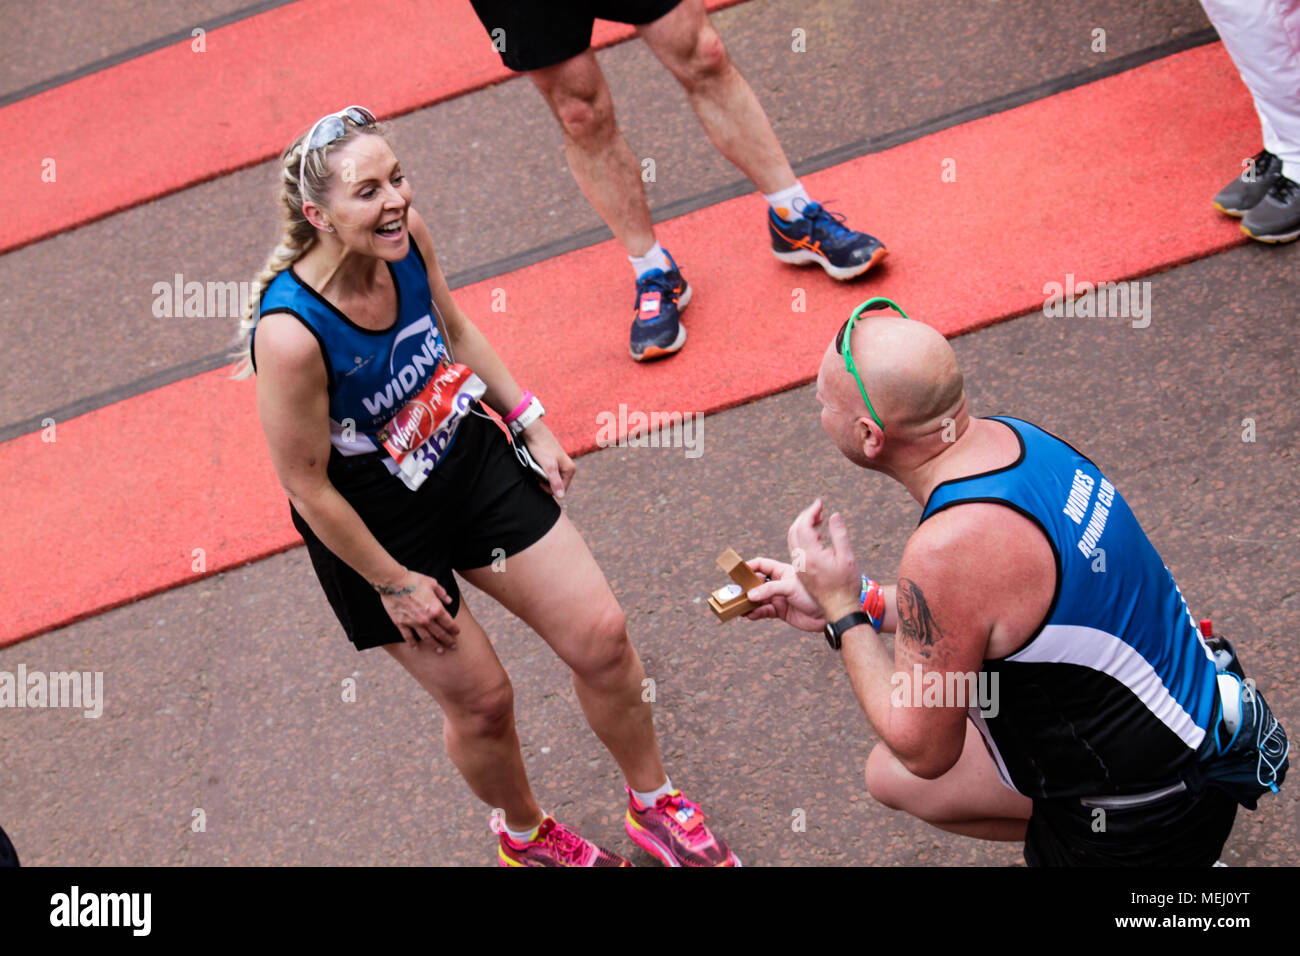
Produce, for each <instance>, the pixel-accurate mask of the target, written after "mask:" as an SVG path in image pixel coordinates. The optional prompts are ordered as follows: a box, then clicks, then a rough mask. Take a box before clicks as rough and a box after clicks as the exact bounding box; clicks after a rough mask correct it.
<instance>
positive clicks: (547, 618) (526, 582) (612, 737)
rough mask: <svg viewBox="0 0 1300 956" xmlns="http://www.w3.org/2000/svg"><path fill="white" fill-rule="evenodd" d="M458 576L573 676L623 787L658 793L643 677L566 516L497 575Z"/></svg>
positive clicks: (659, 771)
mask: <svg viewBox="0 0 1300 956" xmlns="http://www.w3.org/2000/svg"><path fill="white" fill-rule="evenodd" d="M462 573H463V575H464V577H465V578H466V580H468V581H469V582H470V583H471V584H473V585H474V586H475V587H478V588H480V589H481V590H483V591H485V592H487V593H488V594H489V595H491V596H492V597H493V598H495V599H496V600H497V601H499V602H500V603H501V604H502V605H503V606H504V607H505V608H506V609H507V610H509V611H510V612H511V613H513V614H515V615H517V616H518V617H519V618H521V619H522V620H523V621H524V622H525V623H526V624H527V625H528V626H529V627H531V628H532V629H533V630H535V631H536V632H537V633H538V634H540V635H541V636H542V639H543V640H545V641H546V643H548V644H549V645H550V646H551V648H552V649H553V650H554V651H555V652H556V654H558V655H559V656H560V659H561V660H563V661H564V663H565V664H567V665H568V666H569V668H570V669H571V670H572V671H573V686H574V689H575V690H576V691H577V694H578V700H579V702H580V703H581V705H582V711H583V713H584V714H585V715H586V717H587V723H588V724H590V725H591V729H592V730H594V731H595V732H596V736H597V737H599V738H600V740H601V742H602V743H604V745H605V746H606V747H607V748H608V749H609V752H610V753H611V754H612V755H613V756H614V759H615V760H616V761H617V762H618V765H619V767H620V768H621V769H622V771H623V775H624V777H625V778H626V779H627V782H628V784H629V785H630V786H631V787H632V788H633V789H635V790H640V791H643V792H644V791H650V790H654V789H655V788H656V787H659V786H660V785H662V784H663V782H664V779H665V778H666V776H667V774H666V773H665V772H664V767H663V762H662V761H661V759H660V756H659V744H658V742H657V741H656V739H655V730H654V719H653V716H652V712H651V706H650V703H649V702H648V701H645V700H643V699H642V692H643V686H642V681H643V680H644V679H645V669H644V668H643V667H642V666H641V660H640V658H638V657H637V654H636V650H635V649H634V648H633V647H632V642H631V641H630V640H629V639H628V635H627V627H626V624H625V621H624V617H623V611H622V609H621V608H620V607H619V605H618V601H617V600H616V599H615V597H614V594H613V592H612V591H610V589H609V584H608V583H607V582H606V580H605V575H604V574H603V573H602V572H601V570H600V567H599V566H598V565H597V564H596V560H595V558H593V557H592V556H591V552H590V551H589V550H588V549H587V544H586V542H585V541H583V540H582V536H581V535H580V534H579V533H578V530H577V528H575V527H574V526H573V523H572V522H571V521H570V520H569V518H568V516H567V515H562V516H561V517H560V520H559V521H558V522H556V524H555V527H553V528H552V529H551V530H550V531H548V532H547V533H546V535H545V537H543V538H542V539H541V540H540V541H538V542H537V543H536V544H533V545H532V546H531V547H529V548H526V549H524V550H523V551H521V552H519V553H518V554H515V555H511V556H510V557H508V558H506V559H505V571H504V572H494V571H493V570H492V569H491V568H490V567H483V568H475V569H472V570H468V571H464V572H462Z"/></svg>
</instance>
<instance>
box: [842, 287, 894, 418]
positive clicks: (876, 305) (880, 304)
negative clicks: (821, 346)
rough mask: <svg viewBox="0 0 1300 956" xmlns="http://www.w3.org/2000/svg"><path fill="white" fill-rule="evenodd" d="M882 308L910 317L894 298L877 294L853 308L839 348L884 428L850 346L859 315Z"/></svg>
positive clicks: (868, 406)
mask: <svg viewBox="0 0 1300 956" xmlns="http://www.w3.org/2000/svg"><path fill="white" fill-rule="evenodd" d="M882 308H890V309H893V310H894V311H895V312H897V313H898V314H899V315H901V316H902V317H903V318H905V319H906V318H908V315H907V313H906V312H904V311H903V310H902V309H900V308H899V307H898V304H897V303H896V302H894V301H893V300H892V299H886V298H884V297H883V296H877V297H876V298H874V299H868V300H867V301H866V302H863V303H862V304H861V305H860V306H858V307H857V308H856V309H854V310H853V314H852V315H850V316H849V321H848V322H847V323H845V325H844V328H843V329H841V330H840V340H839V342H838V348H839V350H840V355H841V356H843V358H844V367H845V369H847V370H848V372H849V374H850V375H852V376H853V378H854V379H855V380H856V381H857V383H858V389H859V391H861V392H862V400H863V401H864V402H866V403H867V411H869V412H870V413H871V417H872V418H874V419H875V420H876V424H877V425H879V426H880V427H881V428H882V429H883V428H884V427H885V423H884V422H882V421H881V420H880V416H879V415H877V414H876V410H875V409H874V408H872V407H871V399H869V398H867V387H866V386H865V385H863V384H862V376H861V375H859V374H858V369H857V366H855V365H854V364H853V349H852V348H851V347H850V342H851V341H852V339H853V323H854V322H856V321H857V319H858V316H860V315H861V314H862V313H863V312H868V311H870V310H872V309H882Z"/></svg>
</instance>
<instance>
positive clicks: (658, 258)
mask: <svg viewBox="0 0 1300 956" xmlns="http://www.w3.org/2000/svg"><path fill="white" fill-rule="evenodd" d="M627 259H628V261H629V262H630V263H632V268H633V269H634V270H636V277H637V278H638V279H639V278H641V277H642V276H643V275H645V274H646V273H647V272H649V271H650V270H651V269H663V270H664V272H667V271H668V270H669V269H671V268H672V263H670V262H669V261H668V256H667V255H665V254H664V247H663V246H661V245H659V240H658V239H656V240H655V244H654V245H653V246H651V247H650V251H649V252H647V253H646V254H645V255H643V256H628V257H627Z"/></svg>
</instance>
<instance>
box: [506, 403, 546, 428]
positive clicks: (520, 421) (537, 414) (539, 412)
mask: <svg viewBox="0 0 1300 956" xmlns="http://www.w3.org/2000/svg"><path fill="white" fill-rule="evenodd" d="M545 414H546V409H545V408H544V407H542V401H541V399H539V398H538V397H537V396H536V395H534V396H533V400H532V401H531V402H529V403H528V406H527V407H526V408H525V409H524V410H523V411H522V412H520V413H519V414H518V415H517V416H515V419H514V420H513V421H512V422H510V424H509V425H508V426H507V427H508V428H509V429H510V434H511V435H513V436H514V437H516V438H518V437H519V435H520V433H521V432H522V431H523V430H524V429H525V428H527V427H528V426H529V425H531V424H532V423H533V422H535V421H537V419H539V418H541V417H542V416H543V415H545Z"/></svg>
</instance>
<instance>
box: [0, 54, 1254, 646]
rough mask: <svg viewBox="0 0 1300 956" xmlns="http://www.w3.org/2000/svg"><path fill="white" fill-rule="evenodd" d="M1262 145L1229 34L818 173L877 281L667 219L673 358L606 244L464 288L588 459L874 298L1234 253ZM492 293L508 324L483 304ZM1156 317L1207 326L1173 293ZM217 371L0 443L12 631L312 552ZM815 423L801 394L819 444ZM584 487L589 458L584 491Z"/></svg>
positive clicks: (9, 638) (951, 311) (728, 391)
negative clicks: (502, 303)
mask: <svg viewBox="0 0 1300 956" xmlns="http://www.w3.org/2000/svg"><path fill="white" fill-rule="evenodd" d="M1258 148H1259V130H1258V125H1257V120H1256V118H1255V113H1254V111H1253V109H1252V107H1251V103H1250V100H1249V97H1248V95H1247V94H1246V92H1245V90H1244V88H1243V87H1242V85H1241V83H1240V81H1239V80H1238V78H1237V74H1236V70H1235V69H1234V68H1233V66H1232V64H1231V62H1230V61H1229V59H1228V57H1227V55H1226V54H1225V53H1224V52H1223V49H1222V47H1221V46H1220V45H1218V44H1214V45H1212V46H1207V47H1200V48H1197V49H1193V50H1189V51H1187V52H1185V53H1181V54H1178V55H1176V56H1172V57H1169V58H1167V59H1163V60H1159V61H1156V62H1154V63H1151V64H1149V65H1147V66H1144V67H1141V68H1139V69H1136V70H1132V71H1130V72H1128V73H1123V74H1120V75H1118V76H1114V77H1111V78H1108V79H1105V80H1101V81H1099V82H1097V83H1093V84H1090V85H1087V86H1083V87H1080V88H1077V89H1074V90H1070V91H1068V92H1065V93H1062V94H1059V95H1057V96H1054V97H1051V98H1050V99H1046V100H1040V101H1037V102H1034V103H1031V104H1028V105H1026V106H1023V107H1019V108H1017V109H1015V110H1011V111H1008V112H1005V113H1000V114H997V115H994V116H990V117H987V118H985V119H981V120H978V121H976V122H972V123H968V124H966V125H963V126H959V127H955V128H952V129H948V130H945V131H943V132H941V133H937V134H935V135H933V136H928V137H926V138H924V139H920V140H917V141H915V142H912V143H908V144H905V145H902V146H899V147H897V148H895V149H891V150H888V151H887V152H883V153H878V154H875V155H870V156H865V157H862V158H860V159H857V160H854V161H852V162H848V163H844V164H843V165H840V166H837V167H833V168H831V169H827V170H824V171H822V172H820V173H816V174H814V175H812V176H809V177H807V178H806V180H805V182H806V183H807V184H808V186H809V188H810V190H811V191H812V192H813V193H814V195H817V196H823V197H832V196H834V197H839V200H840V202H839V203H838V206H839V208H841V209H843V210H844V211H845V212H847V213H848V214H849V221H850V222H851V223H853V224H858V225H859V226H860V227H863V228H869V229H871V230H872V231H873V232H877V233H878V234H879V235H881V236H882V238H884V239H885V240H886V241H887V242H888V244H889V246H890V247H891V249H892V252H893V255H892V256H891V258H890V259H889V260H888V263H887V265H886V266H885V267H884V268H883V269H882V270H881V271H880V272H879V273H878V274H874V275H873V276H872V277H871V278H869V279H868V280H867V281H863V282H858V283H855V284H851V285H840V284H834V283H832V282H831V280H829V279H827V278H826V277H825V276H824V275H823V274H822V273H821V271H820V270H811V269H807V270H794V269H791V268H789V267H786V266H782V265H780V264H779V263H777V262H775V261H774V260H772V259H771V258H770V254H769V252H768V251H767V248H766V233H765V229H764V226H763V218H764V210H763V205H762V202H761V201H760V200H759V199H757V198H756V197H753V196H748V197H743V198H741V199H736V200H733V201H730V202H726V203H722V204H720V205H717V206H713V207H709V208H707V209H702V210H699V211H697V212H694V213H691V214H689V215H686V216H682V217H680V218H678V219H675V220H672V221H670V222H666V223H664V224H662V226H661V227H660V235H661V237H662V239H663V240H664V243H665V244H666V245H667V246H668V247H669V248H670V249H671V250H672V251H673V253H674V255H675V257H676V258H677V260H678V261H679V262H680V263H681V264H682V267H683V269H684V270H685V271H686V274H687V276H688V277H689V278H690V280H691V282H692V284H693V285H694V286H695V289H696V291H695V296H696V297H695V299H694V301H693V302H692V303H691V306H690V309H689V310H688V311H687V313H686V317H687V320H688V321H687V326H688V328H689V330H690V339H689V340H688V342H687V346H686V349H685V351H683V352H682V353H681V354H680V355H678V356H676V357H674V358H672V359H669V360H667V361H665V362H662V363H659V364H654V365H650V366H634V365H633V364H632V363H631V361H630V360H629V359H628V357H627V354H626V336H627V326H628V323H629V321H630V315H629V309H628V308H627V305H628V299H629V291H630V279H629V274H628V270H627V267H626V265H624V261H623V257H622V255H621V253H620V252H619V250H618V249H617V248H615V247H614V245H613V243H612V242H607V243H603V244H601V245H599V246H595V247H592V248H588V249H583V250H579V251H577V252H573V253H569V254H567V255H564V256H561V257H558V258H556V259H553V260H549V261H547V262H543V263H539V264H538V265H535V266H531V267H528V268H526V269H522V270H519V271H517V272H514V273H511V274H509V275H505V276H500V277H497V278H495V279H491V280H488V281H486V282H482V283H479V284H477V285H474V286H469V287H466V288H464V289H461V290H458V292H457V293H456V296H457V299H458V301H459V302H460V303H461V304H462V305H463V307H464V308H465V309H466V311H467V313H468V314H469V315H470V316H471V317H472V318H473V319H474V320H475V321H477V322H479V323H480V324H481V326H482V328H483V329H484V330H485V331H486V332H487V333H488V335H489V336H490V337H491V338H492V340H493V342H494V343H495V344H496V346H497V348H498V349H499V351H500V352H501V353H502V355H503V356H504V357H505V358H506V360H507V361H508V363H509V364H510V366H511V368H512V370H513V371H514V372H515V374H516V376H517V377H518V378H519V380H520V381H521V382H523V383H525V384H526V385H527V386H528V387H530V388H531V389H533V390H534V391H535V392H537V393H538V394H539V395H540V396H542V398H543V400H544V401H545V402H546V405H547V408H548V410H549V412H550V414H549V416H548V420H549V421H550V423H551V427H552V428H553V429H555V431H556V432H557V434H558V435H559V436H560V438H561V440H562V441H563V442H564V444H565V446H566V447H567V448H569V449H570V450H571V451H574V452H580V451H586V450H590V449H592V448H593V447H595V444H596V434H597V415H598V414H599V413H600V412H602V411H609V412H615V413H616V412H617V410H618V407H619V404H620V403H624V404H626V405H627V406H628V407H629V408H631V409H639V410H642V411H647V412H648V411H659V410H680V411H687V412H690V411H712V410H717V409H721V408H726V407H729V406H732V405H736V404H739V403H741V402H744V401H747V400H749V399H753V398H755V397H757V396H760V395H765V394H770V393H772V392H775V391H779V390H781V389H785V388H788V387H790V386H792V385H795V384H798V383H800V382H804V381H807V380H809V379H810V377H811V376H812V375H813V374H814V373H815V371H816V368H817V364H818V362H819V360H820V358H821V356H822V354H823V352H824V350H825V348H826V345H827V342H828V341H829V339H830V337H831V336H832V335H833V334H834V330H835V328H836V327H837V326H838V325H839V323H840V322H842V321H843V319H844V317H845V316H846V314H847V313H848V311H849V309H850V308H851V307H852V306H853V305H855V304H856V303H858V302H859V301H861V300H862V299H864V298H866V297H867V296H868V295H871V294H884V295H889V296H892V297H893V298H895V299H896V300H897V301H898V302H899V303H900V304H902V305H903V307H904V308H905V309H907V310H908V311H909V312H910V313H911V315H912V316H913V317H915V318H918V319H922V320H924V321H926V322H929V323H931V324H932V325H934V326H935V327H936V328H938V329H940V330H941V331H943V332H944V333H945V334H947V335H955V334H958V333H960V332H965V331H969V330H971V329H975V328H979V327H981V326H984V325H988V324H990V323H992V322H995V321H997V320H999V319H1001V318H1005V317H1008V316H1012V315H1017V314H1020V313H1023V312H1026V311H1029V310H1032V309H1034V308H1036V307H1038V306H1039V305H1040V304H1041V303H1042V301H1043V299H1044V284H1045V283H1047V282H1051V281H1056V282H1064V281H1065V278H1066V275H1067V274H1073V275H1074V276H1075V277H1076V280H1077V281H1084V280H1089V281H1106V280H1119V279H1121V278H1126V277H1133V276H1141V275H1144V274H1147V273H1150V272H1153V271H1156V270H1159V269H1163V268H1167V267H1169V266H1172V265H1175V264H1178V263H1182V262H1186V261H1189V260H1192V259H1195V258H1199V257H1201V256H1205V255H1208V254H1211V253H1214V252H1218V251H1221V250H1223V249H1225V248H1228V247H1230V246H1232V245H1235V244H1237V243H1239V242H1242V241H1244V240H1243V239H1242V237H1241V234H1240V233H1239V232H1238V230H1237V224H1236V222H1235V221H1233V220H1228V219H1226V218H1224V217H1222V216H1220V215H1219V214H1217V213H1216V212H1215V211H1214V210H1213V209H1212V208H1211V206H1210V202H1209V199H1210V196H1212V195H1213V194H1214V192H1215V191H1216V190H1217V189H1218V188H1219V187H1220V186H1222V184H1223V181H1224V179H1225V178H1226V177H1227V176H1230V175H1231V174H1232V171H1233V170H1236V169H1238V168H1240V162H1241V159H1242V157H1245V156H1249V155H1251V154H1253V153H1254V152H1256V151H1257V150H1258ZM945 159H951V160H954V161H955V163H956V167H955V168H956V181H955V182H944V181H942V178H941V175H940V173H941V169H942V163H943V161H944V160H945ZM269 214H270V211H269V210H268V215H269ZM433 221H434V235H435V241H436V239H437V225H436V217H434V219H433ZM497 288H500V289H504V290H505V294H506V312H505V313H504V314H502V313H494V312H492V311H491V309H490V303H491V301H492V296H493V290H494V289H497ZM796 289H804V290H806V297H807V312H795V311H792V309H791V304H792V302H793V301H794V297H795V290H796ZM1152 315H1153V318H1152V322H1153V323H1176V322H1194V321H1196V316H1187V315H1167V314H1164V313H1162V312H1161V311H1160V308H1159V303H1156V304H1155V307H1154V309H1153V312H1152ZM1060 321H1061V322H1063V323H1079V324H1082V323H1096V322H1106V323H1110V324H1114V325H1116V326H1118V327H1121V328H1126V327H1127V326H1128V322H1127V321H1126V320H1123V319H1061V320H1060ZM1125 334H1132V335H1142V334H1144V333H1143V332H1142V331H1141V330H1138V329H1127V328H1126V331H1125ZM224 376H225V373H224V372H223V371H220V370H218V371H216V372H212V373H208V374H206V375H200V376H197V377H195V378H192V379H187V380H185V381H181V382H178V383H176V384H173V385H169V386H167V387H165V388H161V389H158V390H156V391H154V392H150V393H146V394H144V395H140V396H136V397H134V398H131V399H128V400H125V401H122V402H120V403H118V404H115V405H111V406H108V407H106V408H102V409H99V410H97V411H95V412H92V413H90V414H88V415H85V416H83V417H81V418H77V419H74V420H71V421H68V422H64V423H60V424H59V425H58V432H57V441H56V442H55V443H53V444H47V443H44V442H43V441H42V438H41V435H40V434H32V435H27V436H24V437H22V438H18V439H15V440H13V441H11V442H7V443H5V444H3V445H0V473H3V474H4V475H5V476H6V481H5V485H4V490H3V492H0V495H2V496H3V497H2V499H0V500H2V501H3V507H4V513H5V514H6V515H8V516H9V519H8V520H6V521H5V523H4V525H3V527H4V532H3V534H4V538H3V540H2V541H0V594H4V595H5V596H6V603H7V606H8V608H9V611H8V613H7V614H6V615H5V617H4V621H3V625H0V626H2V627H3V631H2V632H0V644H4V643H12V642H13V641H16V640H20V639H22V638H24V637H29V636H32V635H34V634H38V633H41V632H42V631H45V630H48V629H51V628H54V627H58V626H60V625H62V624H66V623H69V622H71V621H74V620H77V619H78V618H81V617H85V616H87V615H90V614H94V613H96V612H99V611H102V610H104V609H106V608H110V607H114V606H116V605H119V604H122V603H125V602H127V601H131V600H134V599H137V598H140V597H143V596H145V595H148V594H151V593H155V592H157V591H159V590H162V589H165V588H169V587H173V586H176V585H178V584H183V583H186V582H188V581H193V580H195V579H196V578H198V577H201V576H203V575H204V574H210V573H213V572H215V571H218V570H221V569H224V568H229V567H234V566H236V565H239V564H243V563H245V562H248V561H252V560H255V559H257V558H260V557H264V556H266V555H268V554H271V553H273V552H275V551H278V550H281V549H284V548H287V547H290V546H292V545H293V544H295V543H296V542H297V536H296V534H295V532H294V531H293V529H292V527H291V526H290V524H289V519H288V509H287V505H286V503H285V500H284V496H283V494H282V493H281V491H280V490H279V488H278V485H277V482H276V479H275V476H274V474H273V473H272V470H271V467H270V465H269V463H268V459H267V454H266V451H265V446H264V442H263V439H262V435H261V431H260V427H259V425H258V422H257V418H256V414H255V411H254V407H253V385H252V384H251V383H249V382H243V383H232V382H229V381H228V380H227V379H226V378H225V377H224ZM1105 388H1106V384H1105V380H1104V374H1101V375H1099V376H1096V377H1094V376H1092V375H1091V373H1089V371H1088V370H1080V382H1078V383H1063V384H1062V394H1063V400H1065V398H1064V396H1066V395H1069V396H1080V395H1081V396H1082V400H1085V401H1086V400H1096V401H1102V400H1103V397H1104V389H1105ZM1071 400H1073V398H1072V399H1071ZM817 427H818V422H817V411H816V409H815V408H814V407H811V406H810V407H809V409H808V428H809V430H810V433H811V432H812V431H813V430H815V429H816V428H817ZM705 438H706V441H705V444H704V451H705V452H706V453H713V454H726V450H725V449H718V448H713V447H711V446H709V444H708V442H707V429H706V434H705ZM754 440H755V441H762V436H761V435H756V436H755V438H754ZM581 482H582V476H581V472H580V473H579V476H578V483H577V485H576V486H575V489H574V491H575V493H577V494H581V493H582V484H581ZM200 548H201V549H203V555H202V556H203V561H204V570H202V571H196V570H194V567H195V563H196V561H197V557H196V552H195V549H200Z"/></svg>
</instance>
